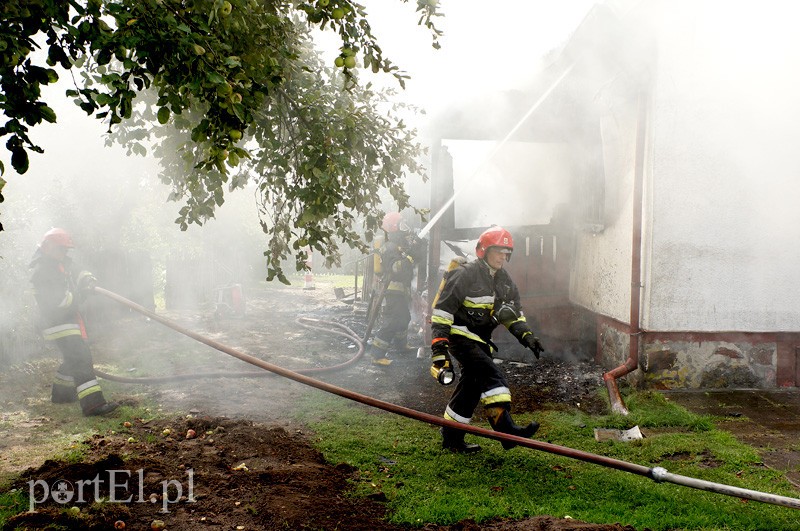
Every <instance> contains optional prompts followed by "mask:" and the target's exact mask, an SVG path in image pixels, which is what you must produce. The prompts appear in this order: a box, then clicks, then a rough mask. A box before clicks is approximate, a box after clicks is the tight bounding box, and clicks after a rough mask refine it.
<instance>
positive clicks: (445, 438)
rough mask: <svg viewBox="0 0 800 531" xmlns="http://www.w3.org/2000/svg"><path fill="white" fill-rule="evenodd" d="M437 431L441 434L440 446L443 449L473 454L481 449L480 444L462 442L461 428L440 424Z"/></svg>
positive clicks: (462, 433)
mask: <svg viewBox="0 0 800 531" xmlns="http://www.w3.org/2000/svg"><path fill="white" fill-rule="evenodd" d="M439 433H441V434H442V448H443V449H445V450H450V451H451V452H456V453H459V454H474V453H475V452H480V451H481V447H480V445H478V444H468V443H465V442H464V435H465V433H464V432H463V431H461V430H457V429H455V428H445V427H444V426H442V428H441V429H440V430H439Z"/></svg>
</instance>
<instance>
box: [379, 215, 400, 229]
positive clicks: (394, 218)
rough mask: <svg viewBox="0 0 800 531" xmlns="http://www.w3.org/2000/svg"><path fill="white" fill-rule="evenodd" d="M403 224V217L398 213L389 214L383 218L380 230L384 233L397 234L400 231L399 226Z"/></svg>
mask: <svg viewBox="0 0 800 531" xmlns="http://www.w3.org/2000/svg"><path fill="white" fill-rule="evenodd" d="M402 222H403V216H402V215H401V214H400V212H389V213H388V214H386V215H385V216H383V223H382V224H381V228H383V230H385V231H386V232H397V231H398V230H400V225H401V223H402Z"/></svg>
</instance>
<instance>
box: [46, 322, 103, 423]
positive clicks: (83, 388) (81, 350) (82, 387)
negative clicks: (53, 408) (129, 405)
mask: <svg viewBox="0 0 800 531" xmlns="http://www.w3.org/2000/svg"><path fill="white" fill-rule="evenodd" d="M54 341H55V343H56V346H57V347H58V350H60V351H61V357H62V360H63V362H62V363H61V366H60V367H59V368H58V371H57V372H56V376H55V381H54V382H53V394H52V400H53V402H72V401H74V400H76V399H77V400H79V401H80V405H81V410H82V411H83V413H84V414H85V415H86V414H91V412H92V411H93V410H95V409H97V408H98V407H100V406H102V405H103V404H105V403H106V399H105V397H104V396H103V391H102V389H101V388H100V384H99V383H98V381H97V379H96V377H95V374H94V363H93V361H92V352H91V350H90V349H89V345H88V344H87V343H86V340H85V339H83V338H82V337H81V336H79V335H70V336H65V337H60V338H58V339H55V340H54Z"/></svg>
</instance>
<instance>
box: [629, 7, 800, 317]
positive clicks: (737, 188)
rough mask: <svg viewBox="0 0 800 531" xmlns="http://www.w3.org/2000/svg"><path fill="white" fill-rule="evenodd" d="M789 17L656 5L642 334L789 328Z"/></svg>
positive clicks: (794, 163) (793, 82)
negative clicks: (646, 331)
mask: <svg viewBox="0 0 800 531" xmlns="http://www.w3.org/2000/svg"><path fill="white" fill-rule="evenodd" d="M754 10H757V12H756V11H754ZM798 14H800V5H798V6H797V7H796V6H795V5H794V4H793V3H787V2H779V1H767V2H760V3H758V4H756V3H752V2H728V1H724V2H723V1H717V0H714V1H711V0H705V1H703V2H696V1H691V2H689V1H681V2H665V3H663V4H662V5H661V12H660V14H659V19H660V21H661V25H660V33H659V42H658V50H659V58H658V63H657V64H658V69H657V76H656V81H655V87H654V93H653V96H654V98H653V101H654V109H653V114H652V129H651V131H650V133H651V138H650V140H651V144H650V149H651V156H652V159H651V160H650V162H651V171H652V176H651V177H652V181H651V182H650V183H649V186H651V188H650V190H649V194H648V195H649V202H650V203H649V207H650V211H649V215H648V219H647V221H646V226H647V233H648V240H647V243H648V245H649V248H648V249H647V252H646V255H645V258H646V264H645V268H646V271H647V277H648V282H647V284H646V286H645V304H644V305H643V315H642V319H643V321H642V324H643V327H644V328H646V329H649V330H693V331H792V330H798V329H800V208H799V207H800V155H798V146H800V74H798V71H797V68H796V65H797V64H800V34H798V32H797V31H796V28H795V27H794V26H795V25H796V24H795V21H796V20H797V16H798Z"/></svg>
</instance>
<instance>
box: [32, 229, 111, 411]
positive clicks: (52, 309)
mask: <svg viewBox="0 0 800 531" xmlns="http://www.w3.org/2000/svg"><path fill="white" fill-rule="evenodd" d="M73 247H74V245H73V243H72V237H71V236H70V235H69V233H68V232H66V231H65V230H63V229H58V228H56V229H51V230H50V231H48V232H47V233H46V234H45V235H44V237H43V238H42V242H41V243H40V244H39V247H38V248H37V249H36V253H35V254H34V256H33V261H32V262H31V268H33V275H32V277H31V283H32V284H33V293H34V296H35V297H36V302H37V304H38V305H39V312H40V316H41V326H42V335H43V336H44V339H45V340H48V341H54V342H55V344H56V346H58V349H59V350H60V351H61V356H62V359H63V363H62V364H61V366H60V367H59V368H58V371H57V372H56V375H55V381H54V382H53V389H52V394H51V400H52V401H53V403H56V404H63V403H68V402H75V401H79V402H80V406H81V410H82V411H83V414H84V415H85V416H87V417H90V416H95V415H106V414H108V413H111V412H112V411H114V410H115V409H116V408H117V404H115V403H113V402H107V401H106V399H105V398H104V397H103V391H102V390H101V389H100V384H99V383H98V382H97V379H96V378H95V373H94V365H93V362H92V353H91V351H90V350H89V345H88V344H87V342H86V328H85V327H84V323H83V318H82V317H81V314H80V312H79V310H78V308H79V306H80V305H81V303H82V302H83V301H84V300H85V299H86V296H87V294H88V293H89V292H90V291H91V288H93V287H94V285H95V284H96V282H97V280H96V279H95V278H94V276H93V275H92V274H91V273H89V272H88V271H81V272H80V273H79V274H78V275H77V276H73V274H72V270H71V266H72V261H71V259H70V258H69V256H67V254H68V252H69V250H70V249H72V248H73Z"/></svg>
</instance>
